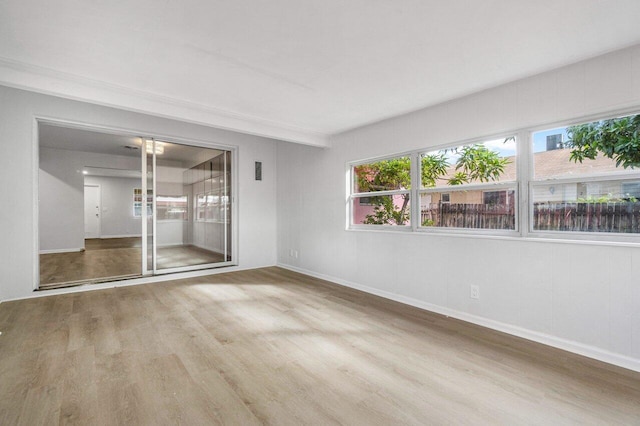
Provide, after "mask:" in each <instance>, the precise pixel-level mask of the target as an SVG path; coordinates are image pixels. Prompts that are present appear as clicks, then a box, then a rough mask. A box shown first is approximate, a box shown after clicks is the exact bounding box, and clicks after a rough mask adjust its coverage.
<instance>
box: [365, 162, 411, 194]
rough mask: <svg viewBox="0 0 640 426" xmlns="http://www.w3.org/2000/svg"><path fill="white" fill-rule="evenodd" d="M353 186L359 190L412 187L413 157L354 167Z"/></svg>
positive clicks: (387, 189) (372, 190)
mask: <svg viewBox="0 0 640 426" xmlns="http://www.w3.org/2000/svg"><path fill="white" fill-rule="evenodd" d="M353 180H354V182H353V187H354V190H355V192H356V193H358V192H375V191H393V190H403V189H410V188H411V159H410V158H409V157H398V158H391V159H388V160H381V161H376V162H372V163H367V164H360V165H358V166H354V167H353Z"/></svg>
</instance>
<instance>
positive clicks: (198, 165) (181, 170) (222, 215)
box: [147, 140, 233, 273]
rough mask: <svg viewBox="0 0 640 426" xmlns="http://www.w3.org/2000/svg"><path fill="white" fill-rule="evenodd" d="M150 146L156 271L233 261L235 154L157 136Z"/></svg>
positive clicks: (184, 269) (154, 266)
mask: <svg viewBox="0 0 640 426" xmlns="http://www.w3.org/2000/svg"><path fill="white" fill-rule="evenodd" d="M147 147H148V148H147V151H148V152H149V154H148V155H150V156H151V157H152V158H147V162H149V161H151V162H152V163H153V164H154V169H153V177H152V179H151V180H152V186H153V197H152V198H153V206H152V207H153V208H152V211H153V214H152V215H151V216H152V220H151V228H152V238H148V239H147V241H148V250H149V251H150V252H151V257H152V258H153V262H152V264H153V269H152V270H153V273H167V272H179V271H187V270H193V269H201V268H203V267H209V266H219V265H221V264H228V263H231V262H232V261H233V258H232V244H231V241H232V238H231V237H232V235H231V233H232V226H231V202H230V201H231V152H230V151H225V150H217V149H211V148H202V147H195V146H187V145H181V144H176V143H169V142H164V141H157V140H149V141H148V142H147ZM149 242H150V244H149Z"/></svg>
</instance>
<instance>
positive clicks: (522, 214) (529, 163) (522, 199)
mask: <svg viewBox="0 0 640 426" xmlns="http://www.w3.org/2000/svg"><path fill="white" fill-rule="evenodd" d="M516 141H517V149H518V155H517V159H518V160H517V161H518V169H517V179H518V194H517V195H518V210H517V212H516V214H517V216H516V221H517V225H519V226H518V228H517V229H518V230H519V232H520V235H522V236H527V235H529V232H530V230H531V225H530V223H531V222H530V218H531V217H532V214H533V207H532V205H530V203H529V199H530V189H529V181H530V180H531V178H532V177H533V144H532V143H531V132H528V131H521V132H519V133H518V134H517V135H516Z"/></svg>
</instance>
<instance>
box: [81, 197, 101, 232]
mask: <svg viewBox="0 0 640 426" xmlns="http://www.w3.org/2000/svg"><path fill="white" fill-rule="evenodd" d="M101 215H102V210H101V206H100V186H99V185H85V186H84V237H85V238H100V216H101Z"/></svg>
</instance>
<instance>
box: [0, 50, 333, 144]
mask: <svg viewBox="0 0 640 426" xmlns="http://www.w3.org/2000/svg"><path fill="white" fill-rule="evenodd" d="M0 84H3V85H5V86H9V87H14V88H17V89H22V90H30V91H33V92H37V93H44V94H47V95H53V96H59V97H63V98H67V99H72V100H77V101H82V102H90V103H92V104H96V105H103V106H108V107H115V108H118V109H122V110H125V111H133V112H139V113H144V114H151V115H155V116H157V117H164V118H171V119H178V120H180V121H184V122H187V123H194V124H200V125H205V126H213V127H216V128H219V129H224V130H229V131H235V132H241V133H246V134H250V135H255V136H260V137H266V138H272V139H279V140H283V141H288V142H295V143H301V144H305V145H311V146H316V147H321V148H328V147H329V146H330V141H329V135H328V134H326V133H322V132H317V131H314V130H310V129H304V128H299V127H295V126H291V125H288V124H285V123H280V122H276V121H272V120H267V119H264V118H261V117H256V116H251V115H248V114H240V113H236V112H232V111H228V110H224V109H221V108H215V107H212V106H209V105H203V104H198V103H194V102H188V101H184V100H181V99H176V98H171V97H168V96H162V95H157V94H154V93H149V92H145V91H143V90H139V89H132V88H129V87H124V86H120V85H116V84H110V83H106V82H103V81H99V80H95V79H92V78H87V77H83V76H79V75H74V74H71V73H66V72H61V71H57V70H54V69H51V68H46V67H41V66H37V65H32V64H28V63H24V62H20V61H15V60H11V59H8V58H3V57H0Z"/></svg>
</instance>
